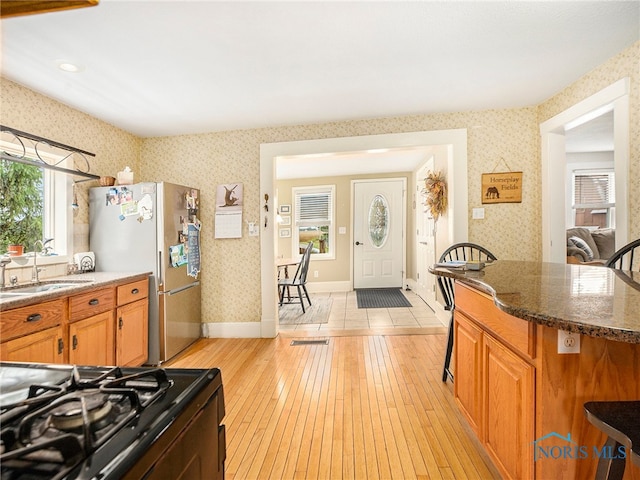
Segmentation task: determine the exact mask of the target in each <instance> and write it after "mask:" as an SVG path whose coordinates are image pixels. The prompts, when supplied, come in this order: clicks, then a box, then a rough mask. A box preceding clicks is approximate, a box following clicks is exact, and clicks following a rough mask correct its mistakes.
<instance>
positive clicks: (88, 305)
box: [69, 288, 116, 322]
mask: <svg viewBox="0 0 640 480" xmlns="http://www.w3.org/2000/svg"><path fill="white" fill-rule="evenodd" d="M115 306H116V289H115V288H102V289H100V290H94V291H93V292H87V293H83V294H81V295H74V296H73V297H69V321H70V322H75V321H76V320H81V319H83V318H87V317H90V316H92V315H96V314H98V313H102V312H106V311H107V310H113V308H115Z"/></svg>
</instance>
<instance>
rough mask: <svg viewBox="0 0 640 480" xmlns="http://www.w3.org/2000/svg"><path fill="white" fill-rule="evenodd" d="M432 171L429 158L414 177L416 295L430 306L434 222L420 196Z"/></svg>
mask: <svg viewBox="0 0 640 480" xmlns="http://www.w3.org/2000/svg"><path fill="white" fill-rule="evenodd" d="M433 170H434V159H433V157H431V158H430V159H429V160H428V161H427V162H426V163H425V164H424V166H423V167H422V168H420V170H419V172H418V175H416V209H415V212H416V219H415V221H416V237H417V238H416V252H417V255H416V259H417V262H418V264H417V266H416V293H417V294H418V295H419V296H420V297H421V298H422V299H423V300H424V301H425V302H427V304H429V305H431V304H432V303H435V301H436V277H435V275H432V274H430V273H429V270H428V268H429V266H430V265H433V264H434V263H435V262H436V248H435V242H436V238H435V236H434V232H433V231H434V221H433V217H431V216H430V215H429V214H428V212H426V211H425V210H426V208H427V207H425V206H424V205H423V203H424V197H423V196H422V189H423V188H424V178H425V177H426V176H427V174H428V172H429V171H433Z"/></svg>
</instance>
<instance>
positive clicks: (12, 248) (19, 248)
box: [7, 244, 24, 257]
mask: <svg viewBox="0 0 640 480" xmlns="http://www.w3.org/2000/svg"><path fill="white" fill-rule="evenodd" d="M7 252H8V253H9V256H10V257H19V256H21V255H23V254H24V246H23V245H11V244H10V245H8V246H7Z"/></svg>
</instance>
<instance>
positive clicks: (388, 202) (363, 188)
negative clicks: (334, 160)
mask: <svg viewBox="0 0 640 480" xmlns="http://www.w3.org/2000/svg"><path fill="white" fill-rule="evenodd" d="M404 192H405V180H404V179H389V180H372V181H362V182H355V183H354V212H353V219H354V225H353V240H354V245H353V288H356V289H357V288H390V287H397V288H401V287H402V282H403V273H404V241H405V239H404V223H405V220H404V218H405V207H404V206H405V204H406V202H405V197H404Z"/></svg>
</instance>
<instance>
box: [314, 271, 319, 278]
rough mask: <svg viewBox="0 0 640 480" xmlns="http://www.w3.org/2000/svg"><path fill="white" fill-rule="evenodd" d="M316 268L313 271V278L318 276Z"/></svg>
mask: <svg viewBox="0 0 640 480" xmlns="http://www.w3.org/2000/svg"><path fill="white" fill-rule="evenodd" d="M318 275H319V274H318V270H314V271H313V278H318Z"/></svg>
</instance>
